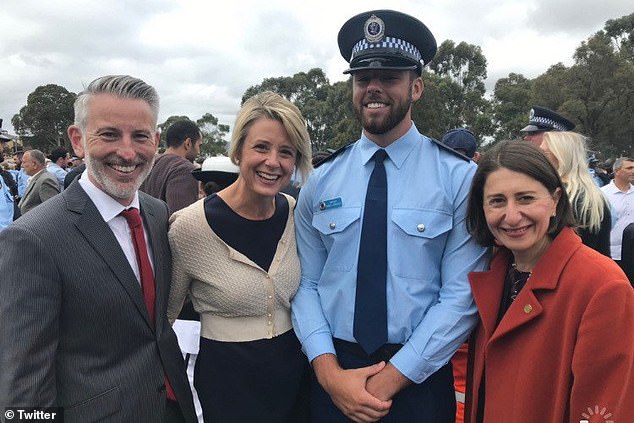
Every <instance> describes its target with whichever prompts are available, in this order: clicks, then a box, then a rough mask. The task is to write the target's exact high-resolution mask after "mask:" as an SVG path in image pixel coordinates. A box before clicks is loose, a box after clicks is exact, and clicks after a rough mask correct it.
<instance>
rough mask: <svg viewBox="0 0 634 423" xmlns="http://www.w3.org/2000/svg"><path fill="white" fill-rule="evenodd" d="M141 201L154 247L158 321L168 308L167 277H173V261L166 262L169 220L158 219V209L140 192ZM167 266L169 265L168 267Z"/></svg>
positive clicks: (167, 256) (145, 222)
mask: <svg viewBox="0 0 634 423" xmlns="http://www.w3.org/2000/svg"><path fill="white" fill-rule="evenodd" d="M139 203H140V211H141V215H142V217H143V225H144V226H145V229H146V231H147V234H148V237H149V240H148V244H149V245H150V247H151V248H152V256H153V263H154V287H155V290H156V304H155V307H154V311H155V313H154V314H155V315H154V318H155V319H154V320H155V322H157V323H158V322H159V319H160V317H161V316H162V315H163V314H164V311H165V310H166V309H167V304H166V303H165V301H166V298H167V295H168V294H169V292H167V290H168V288H169V279H167V278H168V277H171V274H170V273H171V272H170V269H171V263H166V260H170V253H169V244H168V241H167V221H166V222H164V224H163V225H161V222H159V221H158V216H157V215H156V210H155V209H154V207H153V206H152V204H151V203H150V202H149V201H147V200H146V199H145V198H144V196H143V194H142V193H140V192H139ZM165 266H167V268H166V267H165Z"/></svg>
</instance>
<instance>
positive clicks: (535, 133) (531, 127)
mask: <svg viewBox="0 0 634 423" xmlns="http://www.w3.org/2000/svg"><path fill="white" fill-rule="evenodd" d="M573 129H575V124H574V123H572V122H571V121H569V120H568V119H566V118H565V117H563V116H562V115H560V114H559V113H557V112H553V111H552V110H550V109H547V108H545V107H541V106H533V108H532V109H531V111H530V113H529V115H528V125H526V126H525V127H524V128H522V130H521V131H520V132H522V133H524V137H523V139H524V141H528V142H530V143H532V144H535V145H536V146H537V147H539V146H540V145H542V141H543V139H544V132H548V131H572V130H573Z"/></svg>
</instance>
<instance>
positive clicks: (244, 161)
mask: <svg viewBox="0 0 634 423" xmlns="http://www.w3.org/2000/svg"><path fill="white" fill-rule="evenodd" d="M296 157H297V150H296V148H295V147H294V146H293V144H292V143H291V141H290V138H289V136H288V134H287V132H286V129H284V126H283V125H282V124H281V123H280V122H278V121H277V120H273V119H267V118H260V119H257V120H256V121H255V122H253V124H252V125H251V127H250V128H249V130H248V133H247V136H246V138H245V140H244V143H243V144H242V148H241V150H240V155H239V157H238V159H239V166H240V176H239V179H240V180H241V181H242V182H243V183H244V185H245V187H246V189H247V191H249V192H250V193H251V194H255V195H259V196H263V197H274V196H275V195H276V194H277V193H278V192H280V191H281V190H282V188H284V187H286V186H287V185H288V184H289V183H290V180H291V175H292V174H293V171H294V169H295V160H296Z"/></svg>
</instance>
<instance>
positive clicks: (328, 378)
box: [313, 354, 392, 422]
mask: <svg viewBox="0 0 634 423" xmlns="http://www.w3.org/2000/svg"><path fill="white" fill-rule="evenodd" d="M384 367H385V362H380V363H378V364H375V365H373V366H368V367H362V368H360V369H350V370H344V369H342V368H341V367H340V366H339V363H338V362H337V357H336V356H335V355H334V354H323V355H320V356H319V357H317V358H315V359H314V360H313V368H314V369H315V374H316V375H317V380H318V381H319V383H320V384H321V386H322V387H323V388H324V390H325V391H326V392H328V395H330V398H331V399H332V401H333V403H334V404H335V405H336V406H337V408H339V410H341V412H342V413H343V414H344V415H346V417H348V418H349V419H351V420H352V421H354V422H375V421H378V420H379V419H380V418H382V417H384V416H385V415H387V413H388V412H389V411H390V407H391V405H392V401H391V400H388V401H382V400H379V399H378V398H375V397H374V396H372V395H371V394H370V393H369V392H368V391H367V390H366V384H367V381H368V378H370V377H371V376H373V375H375V374H377V373H378V372H380V371H381V370H382V369H383V368H384Z"/></svg>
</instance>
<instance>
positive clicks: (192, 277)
mask: <svg viewBox="0 0 634 423" xmlns="http://www.w3.org/2000/svg"><path fill="white" fill-rule="evenodd" d="M229 157H230V158H231V161H232V162H233V163H234V164H235V165H237V166H238V167H239V168H240V173H239V175H238V178H237V180H236V181H235V182H234V183H232V184H231V185H229V186H228V187H227V188H225V189H223V190H221V191H219V192H217V193H215V194H212V195H209V196H207V197H206V198H204V199H201V200H199V201H197V202H196V203H194V204H192V205H191V206H189V207H187V208H185V209H182V210H180V211H178V212H176V213H175V214H174V215H173V216H172V218H171V226H170V232H169V240H170V246H171V248H172V254H173V277H172V288H171V292H170V299H169V307H168V317H169V318H170V320H172V319H174V318H176V316H178V314H179V312H180V309H181V307H182V306H183V301H184V300H185V298H186V296H187V295H189V296H190V297H191V299H192V304H193V306H194V309H195V310H196V311H197V312H198V313H200V323H201V338H200V350H199V353H198V359H197V361H196V368H195V370H194V386H195V388H196V390H197V392H198V397H199V399H200V403H201V405H202V410H203V418H204V420H205V421H206V422H247V421H249V422H250V421H258V422H272V423H273V422H275V423H277V422H300V421H302V420H303V416H305V414H303V413H302V411H304V412H307V410H308V408H307V404H308V403H307V401H306V402H304V405H305V407H303V410H302V407H301V406H299V404H302V400H306V399H307V398H306V396H305V395H302V392H303V389H304V388H307V387H308V380H307V379H306V375H307V374H308V373H307V370H308V361H307V360H306V357H305V356H304V354H303V353H302V351H301V346H300V343H299V341H298V340H297V337H296V336H295V333H294V331H293V328H292V325H291V315H290V301H291V299H292V298H293V297H294V295H295V292H296V291H297V288H298V287H299V280H300V265H299V258H298V256H297V249H296V245H295V223H294V220H293V209H294V208H295V200H294V199H293V198H292V197H291V196H288V195H285V194H282V193H281V192H280V191H281V190H282V189H283V188H284V187H286V186H287V185H288V184H289V181H290V179H291V175H293V173H294V172H295V171H296V170H297V171H298V173H299V174H301V180H303V181H305V180H306V179H307V177H308V173H309V172H310V170H311V167H312V166H311V147H310V140H309V136H308V132H307V130H306V124H305V123H304V119H303V118H302V116H301V114H300V112H299V109H297V107H295V106H294V105H293V104H292V103H291V102H289V101H288V100H286V99H284V98H282V97H281V96H279V95H278V94H274V93H272V92H264V93H261V94H258V95H256V96H254V97H251V98H250V99H249V100H247V101H246V102H245V103H244V105H243V106H242V109H241V110H240V113H239V114H238V117H237V119H236V124H235V126H234V129H233V135H232V139H231V148H230V151H229Z"/></svg>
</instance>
